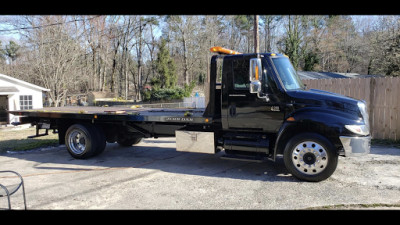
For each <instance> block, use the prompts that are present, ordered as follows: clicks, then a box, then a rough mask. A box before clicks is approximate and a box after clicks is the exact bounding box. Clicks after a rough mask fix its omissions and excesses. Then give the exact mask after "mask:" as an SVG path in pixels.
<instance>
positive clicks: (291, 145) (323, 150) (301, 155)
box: [283, 133, 338, 182]
mask: <svg viewBox="0 0 400 225" xmlns="http://www.w3.org/2000/svg"><path fill="white" fill-rule="evenodd" d="M283 160H284V163H285V166H286V168H287V169H288V170H289V172H290V173H291V174H292V175H293V176H295V177H297V178H298V179H300V180H304V181H312V182H318V181H322V180H325V179H327V178H328V177H330V176H331V175H332V174H333V172H335V170H336V167H337V164H338V154H337V152H336V149H335V147H334V145H333V144H332V143H331V142H330V141H329V140H328V139H326V138H325V137H323V136H321V135H319V134H316V133H302V134H299V135H296V136H294V137H293V138H292V139H290V140H289V142H288V143H287V145H286V147H285V150H284V152H283Z"/></svg>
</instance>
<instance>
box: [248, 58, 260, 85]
mask: <svg viewBox="0 0 400 225" xmlns="http://www.w3.org/2000/svg"><path fill="white" fill-rule="evenodd" d="M261 70H262V67H261V59H260V58H254V59H250V74H249V78H250V82H252V81H256V80H261V79H262V75H261Z"/></svg>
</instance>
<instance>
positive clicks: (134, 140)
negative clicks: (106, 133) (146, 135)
mask: <svg viewBox="0 0 400 225" xmlns="http://www.w3.org/2000/svg"><path fill="white" fill-rule="evenodd" d="M141 140H142V137H134V136H129V135H118V138H117V143H118V144H119V145H121V146H124V147H129V146H132V145H135V144H138V143H139V142H140V141H141Z"/></svg>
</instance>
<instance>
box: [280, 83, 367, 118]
mask: <svg viewBox="0 0 400 225" xmlns="http://www.w3.org/2000/svg"><path fill="white" fill-rule="evenodd" d="M287 94H288V95H289V97H290V98H291V99H290V100H291V102H292V103H294V104H295V105H296V106H297V107H296V108H298V107H300V108H303V107H322V108H328V109H332V110H340V111H344V112H348V113H352V114H353V113H356V114H358V113H359V109H358V106H357V102H358V100H356V99H353V98H350V97H346V96H343V95H339V94H336V93H332V92H328V91H322V90H317V89H310V90H293V91H288V92H287Z"/></svg>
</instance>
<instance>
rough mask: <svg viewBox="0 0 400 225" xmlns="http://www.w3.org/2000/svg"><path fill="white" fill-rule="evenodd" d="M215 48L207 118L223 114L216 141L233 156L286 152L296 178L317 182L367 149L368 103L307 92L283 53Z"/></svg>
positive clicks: (260, 155) (271, 157)
mask: <svg viewBox="0 0 400 225" xmlns="http://www.w3.org/2000/svg"><path fill="white" fill-rule="evenodd" d="M218 48H220V47H217V50H214V51H213V48H212V49H211V51H213V52H217V53H219V55H214V56H213V57H212V60H211V71H210V79H209V82H210V83H209V85H210V93H209V105H208V107H207V108H206V111H205V115H213V116H214V120H215V121H218V119H219V118H220V123H221V126H220V128H219V129H220V132H218V133H219V135H217V138H216V145H217V146H218V148H220V149H221V150H224V151H225V152H226V154H227V157H228V158H229V157H230V158H246V157H247V158H252V159H260V158H268V159H272V160H274V161H275V159H276V157H277V156H278V155H283V159H284V162H285V166H286V167H287V169H288V170H289V172H291V173H292V174H293V175H294V176H296V177H298V178H300V179H302V180H308V181H320V180H324V179H326V178H328V177H329V176H330V175H331V174H332V173H333V172H334V171H335V169H336V166H337V162H338V156H339V155H343V156H358V155H364V154H368V153H369V151H370V139H371V136H370V132H369V122H368V114H367V110H366V103H365V102H364V101H359V100H356V99H352V98H349V97H345V96H342V95H338V94H335V93H330V92H326V91H321V90H315V89H311V90H307V88H306V87H305V85H304V84H303V83H302V82H301V80H300V78H299V76H298V75H297V73H296V70H295V69H294V68H293V66H292V64H291V63H290V60H289V58H288V57H287V56H286V55H283V54H274V53H262V54H237V53H236V52H235V53H236V54H226V51H225V50H226V49H223V48H221V49H218ZM214 49H215V48H214ZM211 105H212V106H213V107H211Z"/></svg>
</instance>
